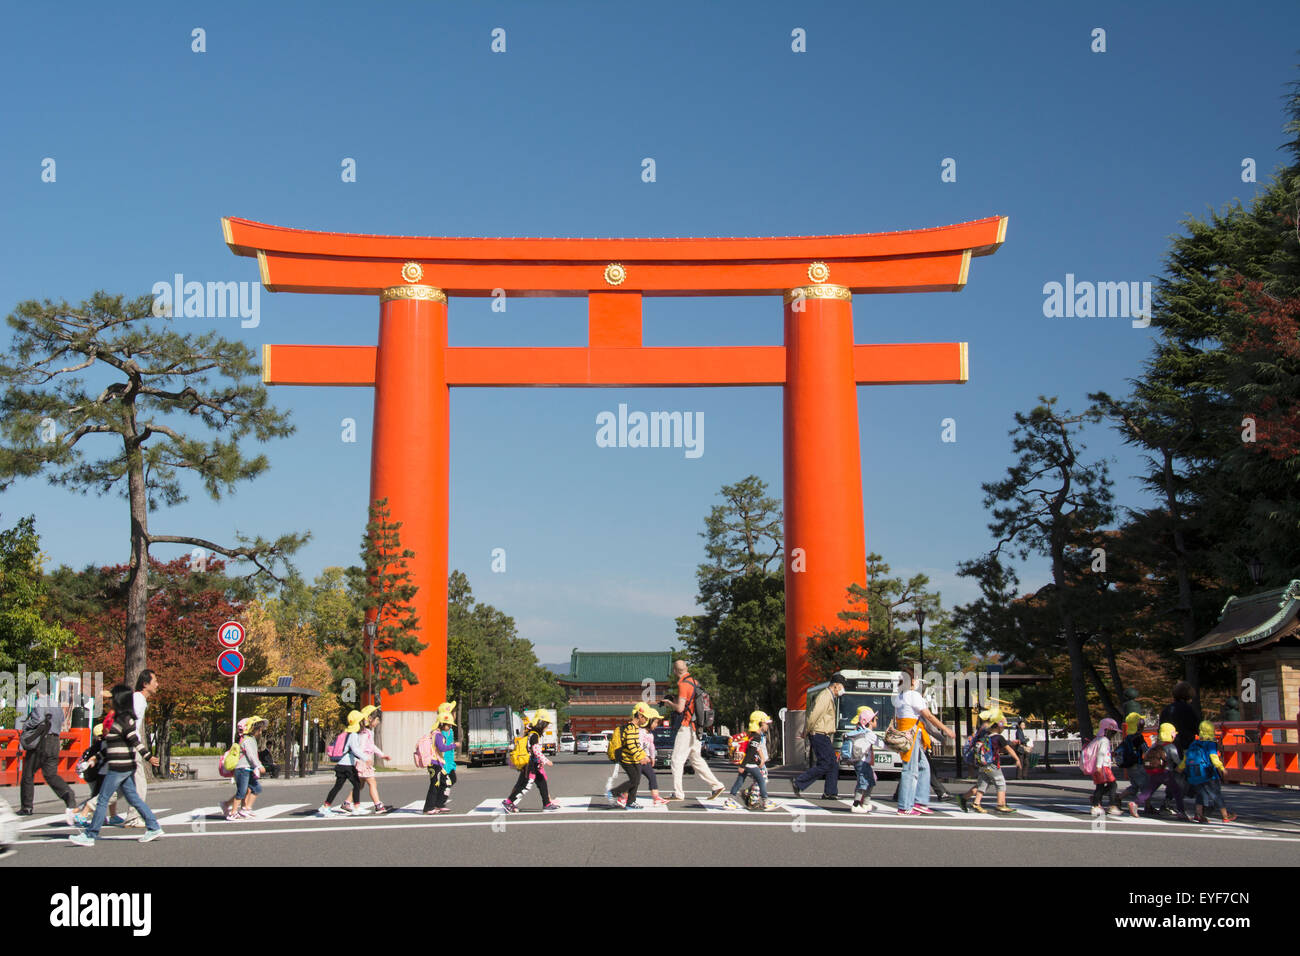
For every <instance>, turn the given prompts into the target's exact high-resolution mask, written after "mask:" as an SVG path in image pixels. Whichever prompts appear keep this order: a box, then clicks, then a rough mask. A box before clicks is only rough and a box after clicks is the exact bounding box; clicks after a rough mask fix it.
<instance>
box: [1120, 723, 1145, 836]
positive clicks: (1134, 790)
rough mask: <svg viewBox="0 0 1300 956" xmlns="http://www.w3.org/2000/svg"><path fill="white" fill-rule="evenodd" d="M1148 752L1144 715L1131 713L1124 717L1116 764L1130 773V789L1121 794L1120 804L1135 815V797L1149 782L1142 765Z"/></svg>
mask: <svg viewBox="0 0 1300 956" xmlns="http://www.w3.org/2000/svg"><path fill="white" fill-rule="evenodd" d="M1146 752H1147V739H1146V737H1144V736H1143V735H1142V715H1141V714H1138V713H1131V714H1129V715H1128V716H1126V717H1125V718H1124V739H1123V740H1122V741H1120V745H1119V747H1118V748H1117V749H1116V751H1115V766H1116V768H1117V769H1119V770H1123V771H1125V772H1126V773H1127V774H1128V789H1126V790H1125V791H1124V792H1123V793H1121V794H1120V795H1119V802H1120V806H1124V807H1128V810H1129V813H1131V814H1132V815H1133V816H1137V803H1136V802H1135V798H1136V797H1137V795H1138V794H1139V793H1141V792H1142V788H1143V787H1145V786H1146V784H1147V772H1146V768H1144V767H1143V766H1142V758H1143V757H1145V756H1146Z"/></svg>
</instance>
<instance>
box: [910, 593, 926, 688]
mask: <svg viewBox="0 0 1300 956" xmlns="http://www.w3.org/2000/svg"><path fill="white" fill-rule="evenodd" d="M912 617H914V618H915V619H916V630H917V633H918V635H919V638H920V641H921V679H922V680H924V679H925V608H923V607H918V608H917V609H916V611H915V612H913V614H912Z"/></svg>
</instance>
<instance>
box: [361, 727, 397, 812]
mask: <svg viewBox="0 0 1300 956" xmlns="http://www.w3.org/2000/svg"><path fill="white" fill-rule="evenodd" d="M383 716H384V715H383V713H382V712H381V711H380V709H379V708H378V707H376V706H375V705H374V704H367V705H366V706H365V707H362V708H361V752H362V753H363V754H364V755H365V756H364V757H363V758H362V759H361V760H359V761H358V762H357V778H358V779H359V780H361V782H362V783H364V784H365V785H366V787H367V788H369V790H370V802H371V804H372V805H373V806H374V813H375V814H376V815H381V814H384V813H387V812H388V811H389V809H390V808H389V807H386V806H384V804H383V803H382V802H380V799H379V782H378V781H377V780H376V779H375V757H377V756H378V757H382V758H383V759H384V760H388V759H389V757H388V754H386V753H384V752H383V751H382V750H380V749H379V748H378V747H376V746H375V728H377V727H378V726H379V722H380V721H381V720H382V719H383Z"/></svg>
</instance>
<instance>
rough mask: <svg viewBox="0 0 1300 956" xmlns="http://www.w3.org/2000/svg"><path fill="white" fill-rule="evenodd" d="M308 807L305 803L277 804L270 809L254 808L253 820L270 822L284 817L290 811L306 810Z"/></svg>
mask: <svg viewBox="0 0 1300 956" xmlns="http://www.w3.org/2000/svg"><path fill="white" fill-rule="evenodd" d="M306 807H307V804H305V803H276V804H272V805H271V806H269V807H259V806H254V807H253V819H255V820H270V819H271V818H272V817H278V816H282V815H283V814H286V813H288V812H289V811H290V810H304V809H306Z"/></svg>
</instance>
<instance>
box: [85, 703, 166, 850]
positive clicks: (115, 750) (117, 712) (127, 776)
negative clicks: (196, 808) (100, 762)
mask: <svg viewBox="0 0 1300 956" xmlns="http://www.w3.org/2000/svg"><path fill="white" fill-rule="evenodd" d="M132 697H133V694H132V691H131V688H130V687H128V686H126V685H125V684H118V685H117V686H116V687H114V688H113V709H114V714H113V724H112V726H111V727H107V728H105V729H104V744H103V750H104V759H105V761H106V764H105V767H104V772H103V776H102V779H103V783H101V784H100V787H99V802H98V803H96V804H95V818H94V819H93V820H91V821H90V826H88V827H86V829H85V831H84V832H82V833H74V834H73V835H72V836H71V837H70V838H69V839H70V840H71V841H72V842H73V843H75V844H76V845H77V846H94V845H95V839H96V838H97V837H98V836H99V831H100V829H101V828H102V827H103V826H104V820H105V819H106V818H107V817H108V804H109V801H110V800H111V799H112V798H113V796H114V795H115V794H116V793H117V792H118V790H119V789H120V790H121V791H122V796H124V797H125V798H126V802H127V803H129V804H130V805H131V806H132V807H133V808H134V809H135V811H136V812H137V813H139V814H140V816H141V818H143V820H144V822H145V832H144V836H142V837H140V842H141V843H148V842H149V841H150V840H156V839H158V838H159V837H160V836H162V835H163V831H162V827H161V826H159V825H158V819H157V818H156V817H155V816H154V815H153V811H151V810H150V809H149V807H148V805H146V804H145V802H144V801H143V800H141V799H140V794H139V793H138V792H136V789H135V779H134V778H135V766H136V763H135V762H136V760H137V759H139V760H148V761H149V762H150V763H151V764H153V765H154V766H155V767H156V766H158V758H157V757H154V756H152V755H151V754H150V753H149V747H148V745H147V744H145V743H144V741H142V740H141V739H140V735H139V733H138V732H137V731H136V723H135V709H134V706H133V701H132Z"/></svg>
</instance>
